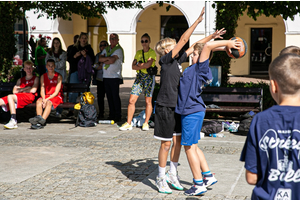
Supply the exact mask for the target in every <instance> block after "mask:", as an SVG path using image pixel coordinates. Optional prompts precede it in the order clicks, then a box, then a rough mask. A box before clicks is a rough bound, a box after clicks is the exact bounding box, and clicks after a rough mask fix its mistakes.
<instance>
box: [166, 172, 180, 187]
mask: <svg viewBox="0 0 300 200" xmlns="http://www.w3.org/2000/svg"><path fill="white" fill-rule="evenodd" d="M166 179H167V182H168V183H170V184H171V185H172V186H173V187H174V188H175V189H177V190H183V187H182V185H181V184H180V182H179V176H178V174H173V173H171V172H170V171H168V172H167V174H166Z"/></svg>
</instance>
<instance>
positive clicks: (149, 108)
mask: <svg viewBox="0 0 300 200" xmlns="http://www.w3.org/2000/svg"><path fill="white" fill-rule="evenodd" d="M138 98H139V96H137V95H134V94H130V97H129V104H128V111H127V123H128V124H131V121H132V118H133V115H134V112H135V103H136V101H137V100H138ZM145 101H146V111H145V113H146V118H145V123H147V124H148V121H149V119H150V117H151V113H152V97H145Z"/></svg>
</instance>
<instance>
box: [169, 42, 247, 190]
mask: <svg viewBox="0 0 300 200" xmlns="http://www.w3.org/2000/svg"><path fill="white" fill-rule="evenodd" d="M198 45H199V48H197V46H198ZM201 45H202V46H201ZM240 46H241V43H240V42H237V41H236V40H218V41H211V42H207V43H206V44H196V45H195V47H194V52H193V58H192V59H193V63H195V64H193V65H191V66H189V67H188V68H186V70H185V71H184V72H183V74H182V76H181V77H180V85H179V93H178V101H177V106H176V109H175V112H176V113H177V114H180V115H181V125H182V133H181V145H184V149H185V153H186V155H187V159H188V161H189V165H190V168H191V171H192V173H193V178H194V179H193V182H194V185H193V186H192V187H191V188H190V189H188V190H186V191H185V192H184V194H185V195H189V196H193V195H200V194H202V193H205V192H206V191H207V189H206V187H208V186H210V185H212V184H214V183H216V182H217V180H216V179H215V178H214V176H213V175H212V174H211V172H210V171H209V168H208V165H207V162H206V160H205V156H204V155H203V153H202V151H201V150H200V149H199V148H198V146H197V144H198V140H200V131H201V127H202V123H203V119H204V116H205V110H206V106H205V104H204V102H203V100H202V98H201V93H202V87H203V86H204V84H206V83H208V82H209V81H211V79H212V74H211V71H210V68H209V57H210V55H211V52H212V51H224V50H225V48H228V49H229V50H230V49H232V48H235V49H239V47H240ZM197 49H198V50H197ZM201 49H202V50H201ZM199 51H200V52H201V54H200V52H199ZM230 51H231V50H230ZM200 169H202V171H203V172H205V173H203V176H202V174H201V170H200Z"/></svg>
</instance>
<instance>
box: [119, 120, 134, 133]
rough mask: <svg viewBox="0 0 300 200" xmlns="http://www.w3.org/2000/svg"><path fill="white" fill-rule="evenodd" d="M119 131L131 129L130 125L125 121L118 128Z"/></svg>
mask: <svg viewBox="0 0 300 200" xmlns="http://www.w3.org/2000/svg"><path fill="white" fill-rule="evenodd" d="M119 130H120V131H126V130H132V125H131V124H128V123H127V122H125V123H124V124H123V125H122V126H121V127H120V128H119Z"/></svg>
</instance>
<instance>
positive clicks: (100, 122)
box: [98, 120, 115, 124]
mask: <svg viewBox="0 0 300 200" xmlns="http://www.w3.org/2000/svg"><path fill="white" fill-rule="evenodd" d="M114 123H115V122H114V120H99V121H98V124H114Z"/></svg>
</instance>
